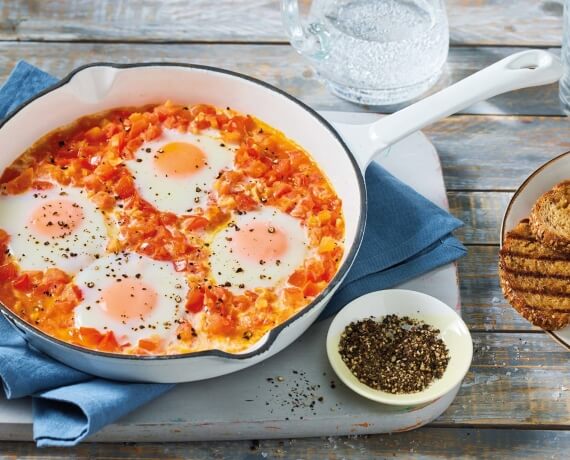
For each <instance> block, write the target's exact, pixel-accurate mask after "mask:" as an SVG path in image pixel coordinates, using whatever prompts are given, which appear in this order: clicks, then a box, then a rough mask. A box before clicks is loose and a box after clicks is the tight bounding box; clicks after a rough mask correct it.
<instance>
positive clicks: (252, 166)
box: [245, 160, 269, 178]
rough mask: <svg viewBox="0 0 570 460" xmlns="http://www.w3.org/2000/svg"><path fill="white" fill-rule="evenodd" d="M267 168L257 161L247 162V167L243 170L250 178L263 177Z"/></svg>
mask: <svg viewBox="0 0 570 460" xmlns="http://www.w3.org/2000/svg"><path fill="white" fill-rule="evenodd" d="M268 169H269V168H268V167H267V166H266V165H265V164H264V163H263V162H262V161H259V160H253V161H250V162H249V165H248V166H247V167H246V168H245V171H246V172H247V173H248V174H249V175H251V176H252V177H256V178H257V177H261V176H263V175H264V174H265V173H266V172H267V170H268Z"/></svg>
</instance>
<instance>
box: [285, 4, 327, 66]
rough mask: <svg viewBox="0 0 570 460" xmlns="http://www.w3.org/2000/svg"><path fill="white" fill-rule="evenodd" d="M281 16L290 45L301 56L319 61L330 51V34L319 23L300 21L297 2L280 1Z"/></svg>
mask: <svg viewBox="0 0 570 460" xmlns="http://www.w3.org/2000/svg"><path fill="white" fill-rule="evenodd" d="M281 16H282V18H283V24H284V25H285V30H286V32H287V35H288V36H289V40H290V41H291V45H293V47H294V48H295V49H296V50H297V51H298V52H299V53H301V54H302V55H303V56H306V57H308V58H310V59H315V60H320V59H323V58H324V57H326V56H327V54H328V52H329V50H330V41H331V40H330V38H331V37H330V33H329V32H328V30H327V28H326V27H325V25H324V24H322V23H321V22H316V21H315V22H311V23H309V24H308V25H307V26H305V25H304V24H303V22H302V21H301V16H300V14H299V3H298V0H281Z"/></svg>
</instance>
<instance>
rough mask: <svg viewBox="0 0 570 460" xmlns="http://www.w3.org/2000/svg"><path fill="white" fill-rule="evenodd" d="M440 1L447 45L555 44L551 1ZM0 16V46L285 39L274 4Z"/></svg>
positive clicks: (155, 4)
mask: <svg viewBox="0 0 570 460" xmlns="http://www.w3.org/2000/svg"><path fill="white" fill-rule="evenodd" d="M303 3H305V4H308V3H309V2H308V0H304V1H303ZM445 3H446V6H447V12H448V16H449V24H450V36H451V42H452V43H455V44H487V45H494V44H501V45H523V46H558V45H559V44H560V40H561V36H562V27H561V16H562V5H561V3H560V2H558V1H552V0H541V1H538V2H537V1H533V0H521V1H518V2H504V1H501V0H483V1H478V2H472V1H466V0H447V1H446V2H445ZM0 13H1V14H0V17H1V20H0V40H59V41H73V40H99V41H110V40H113V41H141V40H143V41H154V42H164V41H168V42H172V41H176V42H188V41H271V42H283V41H286V36H285V32H284V29H283V27H282V25H281V18H280V14H279V2H278V1H276V0H249V1H248V2H238V1H235V0H220V1H218V2H215V3H212V2H209V1H207V0H194V1H193V2H191V3H189V2H187V1H184V0H170V1H168V2H162V1H160V0H143V1H136V2H135V1H134V0H114V1H113V0H97V1H90V0H66V1H60V0H49V1H45V0H43V1H37V0H28V1H21V0H4V1H3V2H1V4H0Z"/></svg>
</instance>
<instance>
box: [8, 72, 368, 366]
mask: <svg viewBox="0 0 570 460" xmlns="http://www.w3.org/2000/svg"><path fill="white" fill-rule="evenodd" d="M91 67H111V68H115V69H131V68H139V67H183V68H187V69H195V70H201V71H206V72H214V73H220V74H224V75H229V76H231V77H235V78H238V79H242V80H246V81H248V82H250V83H254V84H257V85H259V86H262V87H263V88H265V89H268V90H270V91H273V92H275V93H277V94H279V95H280V96H282V97H285V98H287V99H288V100H289V101H291V102H293V103H295V104H297V106H299V107H300V108H301V109H303V110H305V111H306V112H308V113H309V114H310V115H312V116H313V118H315V119H316V120H317V121H318V122H319V123H320V124H321V125H323V127H324V128H326V129H327V130H328V131H329V132H330V134H331V135H332V136H333V137H334V138H335V140H336V141H337V142H338V143H339V144H340V146H341V147H342V148H343V150H344V152H345V153H346V155H347V156H348V158H349V160H350V162H351V164H352V167H353V170H354V172H355V174H356V177H357V181H358V192H359V194H360V213H359V218H358V224H357V228H356V234H355V237H354V241H353V243H352V246H351V248H350V251H349V252H348V254H347V256H346V258H345V261H344V262H343V264H342V265H341V266H340V267H339V269H338V271H337V273H336V274H335V276H334V277H333V279H332V280H331V281H330V282H329V284H328V285H327V287H326V288H325V289H324V290H323V291H322V292H321V293H320V294H319V295H318V296H317V297H316V298H315V299H314V300H313V301H312V302H311V303H310V304H308V305H307V306H305V307H304V308H303V309H302V310H300V311H298V312H297V313H296V314H295V315H293V316H292V317H290V318H289V319H288V320H287V321H285V322H283V323H281V324H279V325H278V326H276V327H274V328H273V329H271V330H270V331H269V332H268V333H267V334H268V335H267V338H266V339H265V343H264V344H263V345H261V346H260V347H258V348H257V349H255V350H253V351H250V352H247V353H229V352H225V351H222V350H219V349H217V348H216V349H211V350H204V351H195V352H189V353H181V354H175V355H150V356H147V355H127V354H120V353H109V352H105V351H99V350H92V349H90V348H85V347H81V346H78V345H74V344H71V343H68V342H64V341H63V340H60V339H57V338H55V337H52V336H50V335H48V334H46V333H45V332H43V331H41V330H40V329H38V328H36V327H35V326H34V325H32V324H30V323H28V322H26V321H24V320H22V319H21V318H20V317H18V316H17V315H16V314H14V313H13V312H12V311H11V310H10V309H9V308H8V307H6V306H5V305H4V304H3V303H2V302H0V312H1V313H2V314H3V315H4V316H5V317H6V319H7V320H8V321H9V322H10V323H11V324H12V326H13V327H15V328H16V329H18V331H19V332H20V333H22V331H20V327H22V328H24V329H31V332H32V333H34V334H36V335H39V336H40V337H41V338H43V339H47V340H48V341H49V342H53V343H55V344H56V345H60V346H63V347H65V348H70V349H72V350H74V351H77V352H80V353H87V354H89V355H95V356H97V357H103V358H112V359H119V360H129V361H166V360H175V359H186V358H193V357H196V358H197V357H210V356H211V357H219V358H224V359H229V360H238V361H241V360H247V359H250V358H254V357H256V356H258V355H261V354H263V353H265V352H267V351H269V349H270V348H271V346H272V345H273V343H274V342H275V340H276V339H277V337H278V336H279V335H280V333H281V332H282V331H283V330H284V329H285V328H286V327H287V326H289V325H290V324H292V323H294V322H295V321H296V320H298V319H299V318H301V317H302V316H304V315H305V314H307V313H309V312H310V311H311V310H313V309H314V308H315V307H316V306H317V305H319V304H320V303H321V302H322V301H323V299H324V297H326V296H327V295H328V294H329V293H330V292H331V291H332V290H333V289H334V288H335V287H336V286H337V285H338V284H339V283H340V282H341V281H342V279H343V278H344V276H345V275H346V274H347V272H348V270H349V269H350V267H351V266H352V263H353V262H354V259H355V258H356V255H357V253H358V250H359V248H360V244H361V243H362V238H363V235H364V227H365V223H366V216H367V212H366V211H367V197H366V184H365V180H364V172H363V171H362V170H361V169H360V166H359V165H358V162H357V160H356V158H355V156H354V155H353V153H352V152H351V151H350V149H349V148H348V146H347V145H346V143H345V142H344V140H343V139H342V137H341V136H340V134H339V133H338V132H337V131H336V130H335V128H334V127H333V126H332V125H331V123H329V122H328V121H327V120H326V119H325V118H324V117H323V116H322V115H320V114H319V113H318V112H317V111H316V110H314V109H312V108H311V107H309V106H308V105H307V104H305V103H304V102H301V101H300V100H299V99H297V98H296V97H294V96H292V95H290V94H289V93H287V92H285V91H283V90H281V89H279V88H277V87H275V86H273V85H271V84H269V83H267V82H265V81H263V80H259V79H257V78H254V77H251V76H249V75H245V74H242V73H239V72H235V71H233V70H227V69H222V68H219V67H213V66H207V65H201V64H191V63H181V62H171V61H167V62H138V63H129V64H121V63H112V62H93V63H90V64H85V65H82V66H79V67H77V68H75V69H74V70H72V71H71V72H70V73H69V74H67V76H65V77H64V78H63V79H61V80H60V81H58V82H57V83H55V84H53V85H51V86H49V87H48V88H46V89H44V90H42V91H40V92H39V93H37V94H36V95H35V96H33V97H32V98H30V99H28V100H27V101H25V102H24V103H22V104H20V105H19V106H18V107H17V108H16V109H14V110H13V111H12V112H10V113H9V114H8V115H7V116H6V118H4V119H3V120H2V121H0V130H1V129H2V128H3V127H4V126H5V125H6V124H7V123H8V122H9V121H10V120H11V119H12V118H14V116H15V115H17V114H18V113H19V112H20V111H21V110H22V109H24V108H25V107H27V106H28V105H30V104H32V103H33V102H35V101H36V100H37V99H40V98H41V97H43V96H45V95H47V94H49V93H51V92H53V91H55V90H57V89H59V88H62V87H63V86H65V85H67V84H68V83H69V82H70V81H71V80H72V78H73V77H74V76H75V75H76V74H78V73H80V72H81V71H83V70H85V69H89V68H91ZM346 205H347V204H345V203H343V206H346ZM14 323H16V324H14ZM18 323H19V324H20V327H18V325H17V324H18ZM313 323H314V321H313ZM313 323H311V324H313ZM26 332H27V331H26ZM305 332H306V331H305ZM303 333H304V332H303ZM301 335H302V334H301ZM260 340H263V338H262V339H260ZM254 345H255V344H254ZM287 346H288V345H287Z"/></svg>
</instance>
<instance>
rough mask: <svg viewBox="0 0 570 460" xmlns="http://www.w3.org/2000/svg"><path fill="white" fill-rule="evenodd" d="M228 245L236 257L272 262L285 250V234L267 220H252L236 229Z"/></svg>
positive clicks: (283, 253)
mask: <svg viewBox="0 0 570 460" xmlns="http://www.w3.org/2000/svg"><path fill="white" fill-rule="evenodd" d="M230 245H231V249H232V251H233V253H234V254H236V255H237V256H238V257H241V258H243V259H249V260H252V261H254V262H258V263H264V262H272V261H275V260H278V259H279V258H280V257H282V256H283V255H285V253H286V252H287V235H286V234H285V233H284V232H283V231H282V230H281V229H280V228H278V227H275V226H274V225H271V224H269V223H268V222H253V223H251V224H248V225H246V226H245V227H241V228H240V229H239V231H236V232H235V234H234V235H233V236H232V240H231V244H230Z"/></svg>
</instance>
